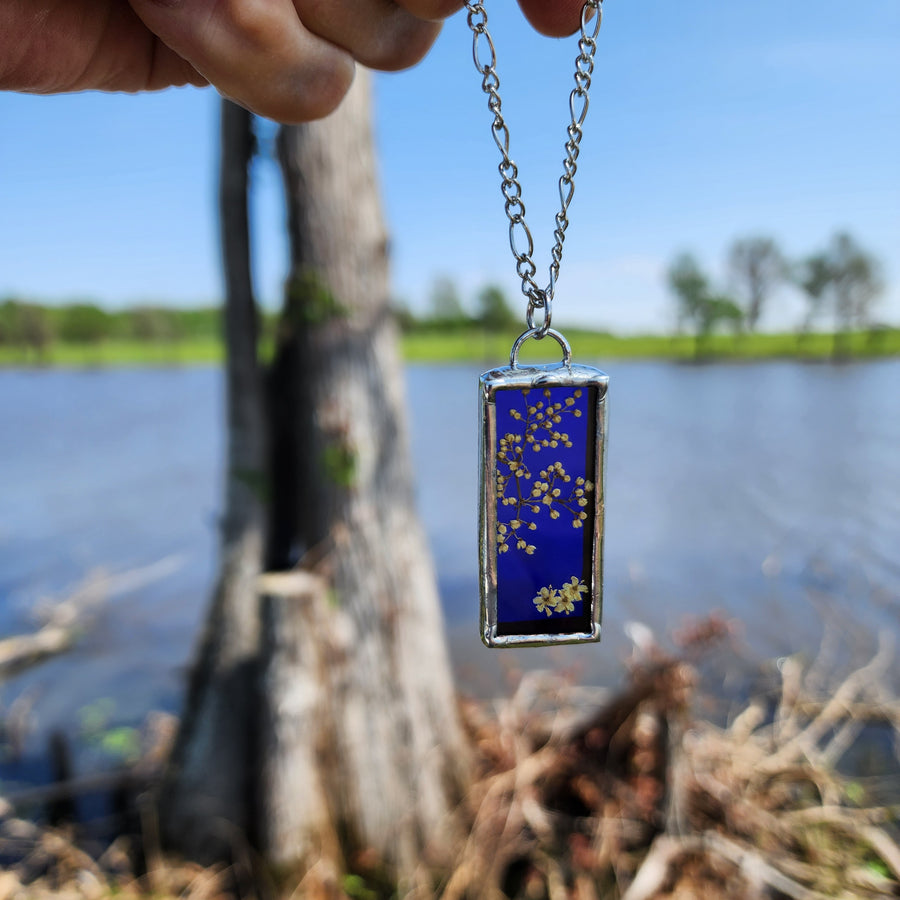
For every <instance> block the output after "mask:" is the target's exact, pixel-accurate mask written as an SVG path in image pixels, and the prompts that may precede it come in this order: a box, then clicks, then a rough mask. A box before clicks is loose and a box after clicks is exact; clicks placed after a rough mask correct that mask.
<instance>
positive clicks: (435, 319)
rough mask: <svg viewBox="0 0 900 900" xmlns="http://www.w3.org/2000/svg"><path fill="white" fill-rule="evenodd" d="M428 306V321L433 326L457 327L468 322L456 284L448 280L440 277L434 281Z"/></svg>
mask: <svg viewBox="0 0 900 900" xmlns="http://www.w3.org/2000/svg"><path fill="white" fill-rule="evenodd" d="M430 305H431V314H430V320H431V322H432V324H434V325H438V326H444V327H446V326H450V327H458V326H460V325H463V324H466V323H468V322H469V317H468V316H467V315H466V311H465V310H464V309H463V305H462V300H460V297H459V291H458V290H457V288H456V284H455V283H454V282H453V280H452V279H450V278H447V277H443V276H442V277H441V278H438V279H437V280H436V281H435V283H434V286H433V287H432V289H431V297H430Z"/></svg>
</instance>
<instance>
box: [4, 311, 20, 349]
mask: <svg viewBox="0 0 900 900" xmlns="http://www.w3.org/2000/svg"><path fill="white" fill-rule="evenodd" d="M20 306H21V304H20V303H18V302H17V301H16V300H4V301H3V303H0V346H3V345H6V346H8V347H16V346H18V345H19V342H20V328H21V325H20V321H19V308H20Z"/></svg>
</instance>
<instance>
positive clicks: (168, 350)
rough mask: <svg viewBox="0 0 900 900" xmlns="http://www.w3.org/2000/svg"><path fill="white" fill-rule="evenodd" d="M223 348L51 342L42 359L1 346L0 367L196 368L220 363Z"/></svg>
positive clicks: (206, 342) (214, 344)
mask: <svg viewBox="0 0 900 900" xmlns="http://www.w3.org/2000/svg"><path fill="white" fill-rule="evenodd" d="M222 355H223V354H222V344H221V342H220V341H218V340H217V339H215V338H208V339H194V340H189V341H172V342H159V343H157V342H150V341H133V340H106V341H101V342H100V343H97V344H70V343H65V342H63V341H54V342H53V343H52V344H50V346H49V347H47V349H46V351H45V352H44V353H43V354H42V355H38V354H36V353H34V352H23V351H22V350H21V349H19V348H14V347H3V346H0V366H65V367H76V368H90V367H97V366H100V367H103V366H196V365H210V364H214V363H219V362H221V361H222Z"/></svg>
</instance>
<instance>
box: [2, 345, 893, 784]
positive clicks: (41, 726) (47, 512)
mask: <svg viewBox="0 0 900 900" xmlns="http://www.w3.org/2000/svg"><path fill="white" fill-rule="evenodd" d="M605 368H606V369H607V371H608V372H609V374H610V376H611V388H610V442H609V457H608V477H607V481H608V484H607V521H606V575H605V611H604V639H603V641H602V643H601V644H600V645H592V646H589V647H584V648H574V649H573V648H555V649H554V650H553V651H542V650H523V651H516V652H510V651H488V650H486V649H485V648H483V647H482V646H481V643H480V641H479V638H478V624H477V621H478V592H477V552H476V506H475V504H476V493H477V473H478V459H477V428H478V423H477V393H476V382H477V376H478V374H479V373H480V369H479V368H477V367H472V366H450V367H446V366H441V367H427V366H412V367H410V368H409V370H408V393H409V406H410V413H411V417H410V418H411V429H412V434H411V439H412V446H413V454H414V458H415V460H416V465H417V483H418V495H419V500H420V508H421V512H422V518H423V521H424V527H425V528H426V530H427V532H428V535H429V538H430V542H431V547H432V551H433V554H434V558H435V562H436V567H437V572H438V578H439V582H440V587H441V592H442V597H443V605H444V611H445V617H446V620H447V625H448V632H449V636H450V647H451V653H452V656H453V659H454V663H455V666H456V670H457V676H458V680H459V682H460V684H461V686H462V687H463V688H464V689H465V690H468V691H472V692H476V693H479V694H482V695H484V694H491V693H495V692H496V693H499V692H502V691H504V690H505V687H504V672H505V671H506V670H508V669H509V668H511V667H512V668H515V667H522V666H526V667H528V666H546V665H556V666H572V665H574V666H575V667H576V668H578V670H579V671H580V673H581V677H582V678H584V679H585V680H589V681H595V682H614V681H615V680H617V679H618V678H620V677H621V671H622V670H621V662H622V660H623V658H625V657H626V656H627V655H628V653H629V652H630V649H631V643H630V641H629V640H627V639H626V637H625V634H624V631H623V626H624V625H625V623H626V622H628V621H629V620H633V621H639V622H642V623H644V624H645V625H647V626H649V627H650V628H651V629H652V630H653V631H654V632H655V633H656V635H657V636H658V637H659V638H660V640H662V641H663V642H664V643H665V642H666V641H668V639H669V636H670V635H671V633H672V632H673V630H675V629H677V628H678V626H679V625H680V624H682V623H683V622H684V621H685V617H686V616H690V615H693V616H701V615H703V614H705V613H706V612H708V611H710V610H714V609H718V610H723V611H724V612H726V613H727V614H728V615H729V616H732V617H734V618H736V619H738V620H740V622H741V623H742V627H741V631H740V635H741V637H740V641H739V642H738V644H737V646H736V648H735V649H734V651H733V657H734V660H735V661H739V660H744V661H755V660H760V659H766V658H776V657H780V656H783V655H786V654H789V653H796V652H804V653H807V654H814V653H815V652H816V650H817V648H818V646H819V643H820V640H821V637H822V631H823V621H830V622H833V623H835V629H834V634H835V635H836V637H837V640H836V642H835V643H836V646H837V648H838V651H846V652H847V653H851V652H852V653H859V654H865V653H867V652H869V651H870V650H871V648H872V644H873V640H874V635H876V634H877V633H878V632H879V631H883V632H885V633H887V634H891V635H900V361H886V362H875V363H864V364H862V363H861V364H851V365H846V366H830V365H799V364H795V363H778V362H776V363H760V364H753V365H721V366H719V365H713V366H683V365H670V364H665V363H652V362H629V363H613V364H611V365H609V366H606V367H605ZM222 388H223V384H222V377H221V375H220V373H219V372H218V371H217V370H213V369H202V368H201V369H160V370H143V369H142V370H128V369H116V370H108V371H103V370H100V371H84V372H82V371H5V372H0V635H5V634H11V633H16V632H19V631H25V630H29V629H30V628H31V627H32V625H33V622H34V614H35V610H36V608H37V607H38V605H39V603H40V601H41V600H42V599H43V598H47V597H60V596H63V595H65V594H66V592H67V591H69V590H71V589H72V588H73V586H75V585H76V584H77V583H78V582H79V581H81V580H82V579H83V578H84V577H85V576H86V575H88V574H89V573H90V572H92V571H94V570H97V569H103V570H105V571H108V572H111V573H117V572H123V571H126V570H131V569H142V568H143V567H146V566H152V565H153V564H156V563H157V562H158V561H160V560H164V562H163V564H162V566H161V567H160V568H157V569H155V570H154V569H151V570H150V572H149V573H145V574H147V577H146V578H138V580H137V582H136V583H134V584H132V585H130V586H129V585H127V584H126V585H124V586H122V585H119V588H118V589H117V590H116V591H115V592H114V594H113V596H112V597H110V599H109V600H108V601H107V602H106V603H105V604H104V605H103V606H102V607H100V610H99V613H98V614H97V615H96V617H95V618H94V620H93V623H92V625H91V627H90V629H89V630H88V631H86V633H85V634H84V635H83V637H82V639H81V640H80V642H79V643H78V645H77V646H76V647H75V649H74V650H73V651H72V652H70V653H67V654H65V655H63V656H60V657H58V658H55V659H52V660H49V661H48V662H46V663H44V664H42V665H41V666H38V667H36V668H34V669H32V670H30V671H28V672H27V673H25V674H23V675H21V676H19V677H16V678H13V679H10V680H8V681H7V683H6V684H5V685H3V686H2V687H0V691H2V693H0V710H2V708H3V706H4V705H5V706H6V707H7V708H8V707H9V706H10V704H12V703H13V702H14V701H15V700H16V699H17V698H21V697H23V696H24V697H25V698H27V700H28V703H29V705H30V709H31V724H32V731H31V737H30V738H29V741H28V743H29V745H31V744H33V745H34V746H33V749H34V751H35V754H36V755H39V754H38V752H37V748H38V747H39V746H40V745H41V742H42V741H43V740H44V739H45V736H46V733H47V731H48V730H49V729H51V728H54V727H60V728H62V729H63V730H64V731H67V732H69V733H71V734H73V735H75V734H77V732H78V729H79V721H80V718H79V710H82V709H83V708H84V707H85V706H87V705H89V704H91V703H93V702H95V701H96V700H97V699H98V698H111V699H112V700H113V701H114V702H115V710H116V712H115V715H114V719H115V720H116V721H120V722H124V723H132V722H133V723H136V722H139V721H140V720H141V719H142V718H143V717H144V715H145V713H146V712H147V711H148V710H150V709H153V708H163V709H172V710H174V709H177V708H178V705H179V702H180V697H181V691H182V685H183V676H184V668H185V665H186V663H187V661H188V659H189V657H190V654H191V650H192V647H193V644H194V641H195V639H196V636H197V630H198V627H199V624H200V622H201V618H202V614H203V610H204V607H205V604H206V601H207V598H208V595H209V590H210V585H211V581H212V578H213V576H214V571H215V554H216V527H217V526H216V522H217V516H218V515H219V512H220V509H221V482H222V459H223V428H222V403H223V396H222ZM19 774H20V775H21V773H19ZM37 774H38V775H39V773H37ZM0 777H2V772H0Z"/></svg>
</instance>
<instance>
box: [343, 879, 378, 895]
mask: <svg viewBox="0 0 900 900" xmlns="http://www.w3.org/2000/svg"><path fill="white" fill-rule="evenodd" d="M341 887H342V888H343V889H344V893H345V894H346V895H347V896H348V897H351V898H352V900H379V898H380V895H379V893H378V892H377V891H373V890H372V889H371V888H370V887H369V886H368V885H367V884H366V880H365V878H363V877H362V876H361V875H352V874H350V875H345V876H344V877H343V879H342V883H341Z"/></svg>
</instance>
